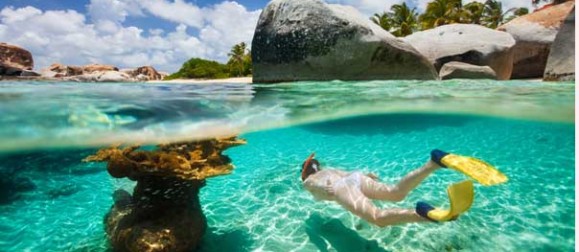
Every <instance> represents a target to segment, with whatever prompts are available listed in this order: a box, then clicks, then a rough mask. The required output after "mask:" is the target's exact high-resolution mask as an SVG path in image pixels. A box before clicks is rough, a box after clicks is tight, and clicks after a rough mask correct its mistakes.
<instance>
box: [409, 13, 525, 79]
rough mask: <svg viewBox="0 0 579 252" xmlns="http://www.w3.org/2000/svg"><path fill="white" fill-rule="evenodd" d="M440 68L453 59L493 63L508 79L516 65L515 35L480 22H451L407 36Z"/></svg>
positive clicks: (479, 64)
mask: <svg viewBox="0 0 579 252" xmlns="http://www.w3.org/2000/svg"><path fill="white" fill-rule="evenodd" d="M404 41H406V42H408V43H410V44H411V45H412V46H414V48H416V49H417V50H418V51H419V52H420V53H422V54H423V55H424V56H426V58H428V59H429V60H430V61H431V62H432V63H433V64H434V67H435V68H436V69H437V70H440V68H442V66H443V65H444V64H446V63H447V62H450V61H460V62H464V63H468V64H472V65H477V66H489V67H491V68H492V69H493V70H494V71H495V73H496V75H497V78H498V79H499V80H508V79H509V78H510V77H511V71H512V69H513V51H512V48H513V46H514V45H515V39H513V37H512V36H511V35H510V34H508V33H506V32H501V31H495V30H492V29H489V28H486V27H483V26H480V25H473V24H450V25H443V26H439V27H436V28H434V29H430V30H426V31H421V32H416V33H414V34H412V35H409V36H407V37H405V38H404Z"/></svg>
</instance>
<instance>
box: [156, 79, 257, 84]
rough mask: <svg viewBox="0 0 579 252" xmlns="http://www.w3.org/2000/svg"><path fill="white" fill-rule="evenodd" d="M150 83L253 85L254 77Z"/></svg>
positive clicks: (157, 81)
mask: <svg viewBox="0 0 579 252" xmlns="http://www.w3.org/2000/svg"><path fill="white" fill-rule="evenodd" d="M147 82H149V83H188V84H215V83H247V84H251V83H252V77H237V78H226V79H174V80H166V81H164V80H154V81H147Z"/></svg>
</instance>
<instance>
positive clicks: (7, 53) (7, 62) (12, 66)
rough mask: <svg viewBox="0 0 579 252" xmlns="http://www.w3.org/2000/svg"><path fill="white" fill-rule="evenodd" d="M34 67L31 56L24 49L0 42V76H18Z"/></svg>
mask: <svg viewBox="0 0 579 252" xmlns="http://www.w3.org/2000/svg"><path fill="white" fill-rule="evenodd" d="M33 67H34V60H33V59H32V54H31V53H30V52H29V51H27V50H25V49H24V48H21V47H18V46H15V45H10V44H6V43H1V42H0V76H2V75H4V76H20V74H21V73H22V72H23V71H30V70H32V68H33Z"/></svg>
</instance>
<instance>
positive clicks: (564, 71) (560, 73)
mask: <svg viewBox="0 0 579 252" xmlns="http://www.w3.org/2000/svg"><path fill="white" fill-rule="evenodd" d="M543 80H545V81H574V80H575V8H573V9H572V10H571V11H570V12H569V15H567V18H565V22H564V23H563V25H562V26H561V29H560V30H559V33H558V34H557V37H556V38H555V41H554V42H553V45H551V51H550V53H549V57H548V59H547V66H546V67H545V73H544V75H543Z"/></svg>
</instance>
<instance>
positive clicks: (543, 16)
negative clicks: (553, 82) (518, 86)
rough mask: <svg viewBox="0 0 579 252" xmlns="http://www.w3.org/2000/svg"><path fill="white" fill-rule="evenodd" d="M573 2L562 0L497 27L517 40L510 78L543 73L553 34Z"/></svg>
mask: <svg viewBox="0 0 579 252" xmlns="http://www.w3.org/2000/svg"><path fill="white" fill-rule="evenodd" d="M573 6H575V2H573V1H570V2H565V3H562V4H558V5H554V6H551V7H548V8H544V9H541V10H539V11H535V12H532V13H530V14H527V15H524V16H521V17H518V18H515V19H513V20H512V21H510V22H508V23H506V24H504V25H501V26H499V27H498V28H497V30H499V31H505V32H508V33H509V34H511V35H512V36H513V37H514V38H515V40H516V41H517V42H516V44H515V47H514V48H513V51H514V52H513V53H514V59H513V64H514V65H513V74H512V76H511V78H512V79H518V78H540V77H543V73H544V71H545V66H546V65H547V58H548V56H549V51H550V48H551V45H552V44H553V41H554V40H555V36H556V35H557V34H558V32H559V30H560V27H561V24H562V23H563V21H564V20H565V17H567V15H568V14H569V12H570V11H571V10H572V9H573Z"/></svg>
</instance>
